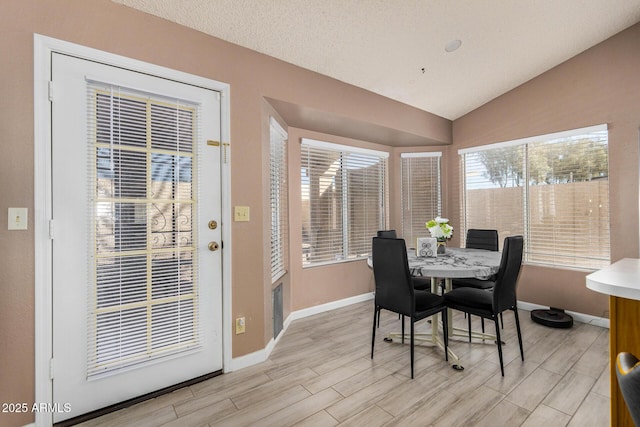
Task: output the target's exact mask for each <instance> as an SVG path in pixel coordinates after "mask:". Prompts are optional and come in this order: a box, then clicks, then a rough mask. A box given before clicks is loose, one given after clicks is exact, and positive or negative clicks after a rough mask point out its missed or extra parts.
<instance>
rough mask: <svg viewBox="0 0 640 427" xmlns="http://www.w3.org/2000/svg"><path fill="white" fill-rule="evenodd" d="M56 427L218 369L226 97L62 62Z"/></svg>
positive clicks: (56, 79)
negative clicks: (58, 408) (222, 114)
mask: <svg viewBox="0 0 640 427" xmlns="http://www.w3.org/2000/svg"><path fill="white" fill-rule="evenodd" d="M51 92H52V148H51V155H52V190H51V191H52V212H53V228H52V229H53V263H52V265H53V289H52V296H53V370H52V371H53V402H55V403H57V404H60V405H61V406H62V405H65V406H64V407H65V408H70V412H64V411H61V412H58V413H56V414H55V415H54V422H57V421H61V420H63V419H68V418H72V417H74V416H77V415H81V414H83V413H86V412H90V411H92V410H95V409H99V408H103V407H105V406H109V405H112V404H115V403H118V402H122V401H124V400H127V399H130V398H134V397H137V396H141V395H144V394H146V393H150V392H152V391H155V390H158V389H161V388H163V387H167V386H170V385H174V384H177V383H180V382H182V381H186V380H189V379H192V378H196V377H198V376H201V375H205V374H208V373H211V372H215V371H218V370H221V369H222V339H221V326H222V285H221V284H222V270H221V268H222V267H221V250H220V249H219V248H217V247H216V245H219V244H220V239H221V229H220V227H219V226H218V225H217V224H220V223H221V221H220V215H221V206H220V200H221V198H220V148H219V147H217V146H216V145H217V144H215V143H209V144H208V143H207V141H214V140H218V141H219V140H220V97H219V93H218V92H215V91H212V90H208V89H202V88H198V87H195V86H191V85H187V84H182V83H177V82H175V81H169V80H165V79H162V78H157V77H152V76H149V75H145V74H140V73H136V72H132V71H128V70H124V69H121V68H117V67H113V66H108V65H104V64H100V63H96V62H91V61H86V60H81V59H78V58H74V57H70V56H66V55H62V54H56V53H54V54H53V56H52V91H51Z"/></svg>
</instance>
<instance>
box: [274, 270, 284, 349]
mask: <svg viewBox="0 0 640 427" xmlns="http://www.w3.org/2000/svg"><path fill="white" fill-rule="evenodd" d="M283 317H284V313H283V309H282V283H280V284H279V285H278V286H276V287H275V289H274V290H273V338H277V337H278V335H279V334H280V332H281V331H282V327H283V322H284V319H283Z"/></svg>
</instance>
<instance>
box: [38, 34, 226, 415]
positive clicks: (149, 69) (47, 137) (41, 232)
mask: <svg viewBox="0 0 640 427" xmlns="http://www.w3.org/2000/svg"><path fill="white" fill-rule="evenodd" d="M53 52H57V53H61V54H67V55H72V56H75V57H78V58H81V59H86V60H90V61H97V62H101V63H104V64H107V65H111V66H115V67H120V68H125V69H128V70H131V71H135V72H140V73H145V74H150V75H153V76H156V77H161V78H166V79H170V80H175V81H179V82H182V83H186V84H191V85H194V86H199V87H202V88H205V89H212V90H215V91H218V92H220V93H221V99H220V133H221V141H220V143H221V144H220V149H221V150H224V151H225V152H224V153H221V154H222V155H221V159H223V160H222V161H221V163H220V186H221V188H220V195H221V203H222V206H221V208H222V209H221V211H222V218H221V223H222V224H223V227H222V241H223V242H224V256H223V257H222V325H221V327H222V366H223V371H225V370H227V369H228V368H229V367H231V362H232V355H231V338H232V336H231V333H230V331H231V328H230V325H232V319H231V253H232V250H231V209H230V207H231V156H230V151H231V150H230V147H231V146H230V125H231V123H230V122H231V120H230V85H229V84H227V83H222V82H218V81H215V80H211V79H208V78H205V77H200V76H196V75H193V74H188V73H185V72H182V71H176V70H173V69H170V68H166V67H162V66H159V65H154V64H149V63H146V62H143V61H139V60H136V59H131V58H127V57H124V56H121V55H116V54H112V53H108V52H104V51H101V50H97V49H93V48H89V47H86V46H82V45H78V44H75V43H70V42H66V41H63V40H58V39H54V38H51V37H47V36H42V35H40V34H34V73H33V74H34V82H33V89H34V91H33V92H34V94H33V104H34V213H33V218H34V245H35V402H37V403H38V404H49V407H52V406H51V405H53V404H54V403H56V402H53V383H52V379H51V375H52V374H53V370H54V367H53V366H52V363H51V360H52V353H53V342H52V340H53V323H52V311H53V310H52V308H53V298H52V287H53V275H52V255H53V251H52V244H51V238H50V233H52V232H53V231H52V227H53V225H52V224H51V218H52V212H51V206H52V192H51V165H52V163H51V162H52V158H51V138H52V135H51V126H52V123H51V102H49V99H50V98H51V97H52V96H55V85H54V86H53V87H50V86H49V81H50V80H51V54H52V53H53ZM58 403H60V405H62V404H64V402H58ZM52 422H53V414H52V413H51V412H36V413H35V425H36V426H48V425H51V424H52Z"/></svg>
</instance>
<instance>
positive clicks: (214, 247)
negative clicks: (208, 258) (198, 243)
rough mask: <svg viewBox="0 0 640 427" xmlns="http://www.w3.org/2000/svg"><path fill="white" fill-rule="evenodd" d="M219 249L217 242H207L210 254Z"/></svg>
mask: <svg viewBox="0 0 640 427" xmlns="http://www.w3.org/2000/svg"><path fill="white" fill-rule="evenodd" d="M219 247H220V245H218V242H209V250H210V251H211V252H213V251H217V250H218V248H219Z"/></svg>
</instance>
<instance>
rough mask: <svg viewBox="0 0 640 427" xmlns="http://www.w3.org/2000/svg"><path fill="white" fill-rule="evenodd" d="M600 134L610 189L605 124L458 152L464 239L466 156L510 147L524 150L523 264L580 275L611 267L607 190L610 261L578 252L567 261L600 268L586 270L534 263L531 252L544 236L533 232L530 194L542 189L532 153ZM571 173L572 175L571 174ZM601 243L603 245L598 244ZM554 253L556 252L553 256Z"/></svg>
mask: <svg viewBox="0 0 640 427" xmlns="http://www.w3.org/2000/svg"><path fill="white" fill-rule="evenodd" d="M601 132H605V133H606V146H607V175H606V178H607V188H608V177H609V162H608V158H609V145H608V126H607V125H606V124H601V125H595V126H589V127H584V128H578V129H571V130H567V131H561V132H555V133H550V134H545V135H538V136H532V137H527V138H522V139H518V140H513V141H504V142H499V143H495V144H488V145H484V146H476V147H470V148H465V149H460V150H458V154H459V156H460V174H461V180H460V182H461V205H460V210H461V224H460V228H461V230H462V234H461V235H462V236H463V237H464V233H465V232H466V230H467V229H468V228H469V224H468V222H469V221H468V213H467V211H468V206H467V198H468V195H467V191H468V188H467V179H466V176H467V166H466V164H465V160H466V155H467V154H472V153H478V152H482V151H489V150H493V149H500V148H509V147H523V159H522V162H523V163H522V171H523V178H522V179H523V183H522V185H521V187H522V191H523V195H522V196H523V202H522V210H523V212H522V217H523V235H524V237H525V250H524V258H523V262H525V263H526V264H530V265H538V266H544V267H551V268H561V269H573V270H580V271H592V270H594V269H599V268H602V267H603V266H605V265H608V264H610V263H611V217H610V213H609V212H610V206H611V204H610V194H609V193H608V190H607V194H608V195H609V197H608V200H607V203H608V205H607V206H606V212H607V217H606V222H607V227H606V230H607V237H606V239H605V241H604V242H603V243H602V244H605V245H606V246H607V249H608V257H607V259H603V258H602V257H597V256H590V257H584V256H581V255H579V254H578V253H577V252H571V253H570V254H569V255H568V257H573V258H574V259H578V258H582V259H584V260H585V263H587V262H591V263H593V264H597V266H593V267H590V266H587V265H579V263H578V262H576V261H573V263H572V262H570V261H562V260H557V259H553V260H551V261H541V260H535V259H532V258H535V257H536V256H540V254H539V253H537V252H535V251H534V250H533V249H532V237H533V235H534V234H535V237H534V239H536V238H537V239H540V238H541V237H540V236H543V237H544V235H539V234H540V233H536V232H534V231H532V226H533V225H534V224H533V223H532V222H533V220H532V209H533V202H532V201H531V192H532V188H533V187H542V185H541V184H540V183H539V182H536V183H533V182H532V181H531V180H532V177H531V174H530V168H531V153H532V150H533V151H535V150H536V149H537V148H539V147H543V146H544V145H549V146H552V145H555V144H562V143H567V142H569V141H570V140H571V138H576V137H579V136H587V135H589V134H595V133H601ZM549 151H551V149H549ZM563 172H564V173H567V171H563ZM569 172H572V171H569ZM556 176H557V175H556V174H555V172H554V174H553V177H556ZM593 181H595V180H589V181H584V182H593ZM579 182H582V181H575V182H574V181H570V183H571V184H573V183H579ZM500 243H502V242H500ZM598 243H600V242H598ZM553 250H554V251H557V250H558V249H557V247H555V246H554V249H553ZM554 253H555V252H554ZM548 256H549V257H553V256H555V255H553V254H550V255H548Z"/></svg>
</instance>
